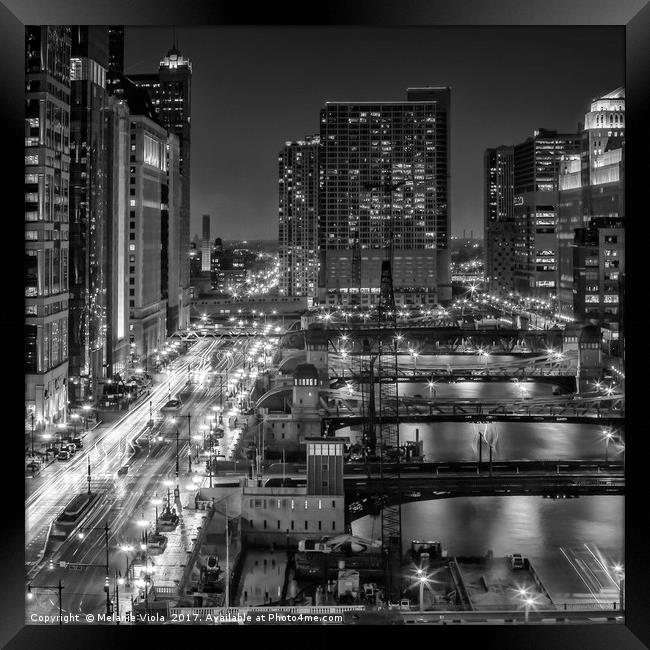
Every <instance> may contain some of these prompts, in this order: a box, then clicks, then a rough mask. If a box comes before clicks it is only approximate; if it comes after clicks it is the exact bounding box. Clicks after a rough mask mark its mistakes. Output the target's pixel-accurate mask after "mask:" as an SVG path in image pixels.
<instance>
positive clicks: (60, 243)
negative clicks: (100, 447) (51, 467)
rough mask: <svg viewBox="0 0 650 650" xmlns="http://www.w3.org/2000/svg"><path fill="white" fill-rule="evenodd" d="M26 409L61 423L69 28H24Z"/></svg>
mask: <svg viewBox="0 0 650 650" xmlns="http://www.w3.org/2000/svg"><path fill="white" fill-rule="evenodd" d="M25 91H26V92H25V410H26V416H27V418H28V420H31V418H32V417H33V418H34V421H35V423H36V425H40V424H41V423H49V424H52V423H54V422H58V421H60V420H62V419H65V418H66V417H67V402H68V298H69V294H68V253H69V242H68V238H69V171H70V28H69V27H53V26H28V27H26V28H25Z"/></svg>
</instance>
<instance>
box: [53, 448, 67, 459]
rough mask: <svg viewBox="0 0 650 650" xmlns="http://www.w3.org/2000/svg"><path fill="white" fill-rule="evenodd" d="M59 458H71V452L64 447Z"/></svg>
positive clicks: (57, 456)
mask: <svg viewBox="0 0 650 650" xmlns="http://www.w3.org/2000/svg"><path fill="white" fill-rule="evenodd" d="M56 458H57V460H70V452H69V451H67V450H65V449H62V450H61V451H60V452H59V453H58V454H57V455H56Z"/></svg>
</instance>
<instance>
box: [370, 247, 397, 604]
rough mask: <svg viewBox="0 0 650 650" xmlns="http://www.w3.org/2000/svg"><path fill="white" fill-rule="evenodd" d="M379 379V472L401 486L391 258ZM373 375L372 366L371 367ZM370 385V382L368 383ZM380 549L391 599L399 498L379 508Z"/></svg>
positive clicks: (384, 287)
mask: <svg viewBox="0 0 650 650" xmlns="http://www.w3.org/2000/svg"><path fill="white" fill-rule="evenodd" d="M377 312H378V330H379V331H378V344H379V351H378V362H379V363H378V382H379V409H378V411H379V412H378V414H377V415H378V417H377V424H378V430H379V449H378V451H379V455H380V474H381V478H382V482H385V483H388V482H390V483H391V484H393V485H398V486H399V485H400V435H399V417H397V418H396V420H395V421H394V422H389V421H387V419H386V416H389V415H391V411H392V412H393V413H394V414H395V415H396V416H399V403H398V376H397V339H396V337H395V329H396V326H397V311H396V309H395V298H394V295H393V278H392V272H391V261H390V259H387V260H384V261H383V262H382V265H381V284H380V290H379V306H378V310H377ZM370 370H371V374H372V367H371V369H370ZM371 384H372V382H371ZM381 537H382V548H383V552H384V554H385V561H386V573H385V575H386V596H387V598H389V599H390V600H392V601H396V600H398V599H399V598H400V596H401V592H402V579H401V573H402V506H401V499H400V498H399V495H398V498H397V499H396V500H395V502H394V504H391V505H388V504H384V506H383V508H382V510H381Z"/></svg>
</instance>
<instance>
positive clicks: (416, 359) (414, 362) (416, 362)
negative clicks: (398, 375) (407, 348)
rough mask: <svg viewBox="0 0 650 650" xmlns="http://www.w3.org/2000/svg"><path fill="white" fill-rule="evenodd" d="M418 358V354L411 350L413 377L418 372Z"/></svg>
mask: <svg viewBox="0 0 650 650" xmlns="http://www.w3.org/2000/svg"><path fill="white" fill-rule="evenodd" d="M418 356H419V353H418V352H416V351H415V350H413V375H415V373H416V372H417V370H418Z"/></svg>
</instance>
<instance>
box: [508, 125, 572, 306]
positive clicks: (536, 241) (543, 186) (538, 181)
mask: <svg viewBox="0 0 650 650" xmlns="http://www.w3.org/2000/svg"><path fill="white" fill-rule="evenodd" d="M581 148H582V135H581V134H579V133H569V134H560V133H557V131H549V130H546V129H538V130H536V131H535V132H534V135H533V136H532V137H530V138H527V139H526V141H525V142H522V143H520V144H517V145H515V147H514V215H515V228H516V233H517V234H516V239H515V290H516V291H517V292H518V293H519V294H521V295H524V296H530V297H535V298H539V299H543V300H548V299H549V298H551V296H556V295H557V255H558V246H557V208H558V176H559V172H560V163H561V161H562V160H563V159H568V158H570V157H574V156H579V155H580V151H581Z"/></svg>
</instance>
